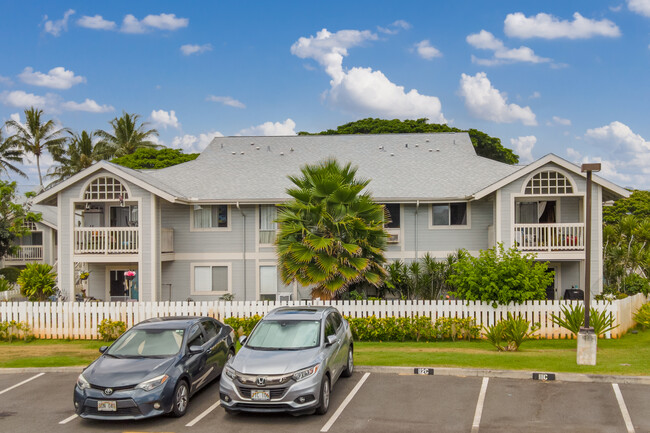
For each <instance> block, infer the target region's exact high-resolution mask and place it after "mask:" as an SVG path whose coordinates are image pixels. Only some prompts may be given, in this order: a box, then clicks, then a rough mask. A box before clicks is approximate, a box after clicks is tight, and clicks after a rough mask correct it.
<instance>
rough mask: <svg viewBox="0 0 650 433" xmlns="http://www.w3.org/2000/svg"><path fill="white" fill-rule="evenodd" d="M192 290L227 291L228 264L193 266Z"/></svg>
mask: <svg viewBox="0 0 650 433" xmlns="http://www.w3.org/2000/svg"><path fill="white" fill-rule="evenodd" d="M194 292H208V293H209V292H228V266H216V265H210V266H194Z"/></svg>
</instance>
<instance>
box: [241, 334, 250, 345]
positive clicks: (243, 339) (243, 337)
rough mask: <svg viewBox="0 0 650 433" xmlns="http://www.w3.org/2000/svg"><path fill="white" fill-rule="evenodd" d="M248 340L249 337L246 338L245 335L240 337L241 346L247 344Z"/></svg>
mask: <svg viewBox="0 0 650 433" xmlns="http://www.w3.org/2000/svg"><path fill="white" fill-rule="evenodd" d="M246 340H248V337H246V336H245V335H242V336H241V337H239V344H241V345H242V346H243V345H244V343H246Z"/></svg>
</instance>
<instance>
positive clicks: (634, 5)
mask: <svg viewBox="0 0 650 433" xmlns="http://www.w3.org/2000/svg"><path fill="white" fill-rule="evenodd" d="M627 7H628V9H630V10H631V11H632V12H636V13H637V14H639V15H643V16H646V17H650V0H627Z"/></svg>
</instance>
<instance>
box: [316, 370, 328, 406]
mask: <svg viewBox="0 0 650 433" xmlns="http://www.w3.org/2000/svg"><path fill="white" fill-rule="evenodd" d="M329 408H330V378H329V377H327V376H325V377H323V383H321V385H320V405H319V406H318V408H316V413H317V414H318V415H325V414H326V413H327V409H329Z"/></svg>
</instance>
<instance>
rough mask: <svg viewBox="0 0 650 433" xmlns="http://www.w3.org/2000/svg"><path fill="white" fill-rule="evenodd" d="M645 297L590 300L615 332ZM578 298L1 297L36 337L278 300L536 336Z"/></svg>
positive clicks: (4, 313) (548, 334)
mask: <svg viewBox="0 0 650 433" xmlns="http://www.w3.org/2000/svg"><path fill="white" fill-rule="evenodd" d="M647 301H648V300H647V299H646V297H645V296H643V295H635V296H631V297H628V298H626V299H622V300H618V301H614V302H611V303H609V302H600V301H599V302H594V303H593V304H592V307H595V308H596V309H597V310H598V311H602V310H603V309H604V310H606V311H607V313H608V314H610V315H611V316H612V317H614V320H615V323H616V324H618V325H619V326H618V327H617V328H615V329H614V330H613V331H611V332H609V333H607V335H606V337H608V338H618V337H620V336H621V335H623V334H624V333H625V332H627V330H628V329H630V328H631V327H633V326H634V320H633V318H632V316H633V314H634V313H635V312H636V311H637V310H638V309H639V308H640V307H641V305H643V304H644V303H645V302H647ZM579 303H582V301H529V302H526V303H525V304H521V305H508V306H499V307H497V308H493V307H492V306H490V305H489V304H486V303H480V302H469V303H467V302H463V301H283V302H268V301H246V302H238V301H233V302H224V301H214V302H34V303H32V302H0V322H3V321H11V320H15V321H16V322H27V323H28V324H29V325H30V326H31V328H32V330H33V332H34V334H35V335H36V336H37V337H38V338H71V339H96V338H98V337H99V334H98V332H97V327H98V325H99V323H100V322H101V321H102V320H104V319H110V320H121V321H123V322H125V323H126V325H127V327H131V326H133V325H134V324H136V323H138V322H140V321H142V320H145V319H149V318H151V317H166V316H210V317H214V318H217V319H219V320H224V319H227V318H229V317H251V316H254V315H256V314H257V315H260V316H263V315H264V314H266V313H267V312H268V311H270V310H272V309H273V308H276V307H278V306H287V305H289V306H309V305H332V306H334V307H336V308H337V309H338V310H339V311H340V312H341V314H343V315H344V316H350V317H369V316H372V315H375V316H377V317H413V316H427V317H430V318H431V320H432V321H435V320H436V319H438V318H440V317H457V318H466V317H472V318H474V319H475V320H476V323H477V324H478V325H481V326H486V327H487V326H490V325H492V324H494V323H496V322H498V321H499V320H501V319H504V318H506V317H507V316H508V313H511V314H513V315H521V316H523V317H524V318H525V319H526V320H528V321H530V322H535V323H539V324H540V326H541V327H540V329H539V330H538V331H537V332H536V334H535V335H537V336H539V337H540V338H571V337H572V334H571V333H570V332H569V331H567V330H566V329H564V328H561V327H559V326H557V325H555V324H554V323H553V322H552V321H551V314H555V315H560V314H561V308H562V306H570V305H571V304H574V305H576V304H579Z"/></svg>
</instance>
